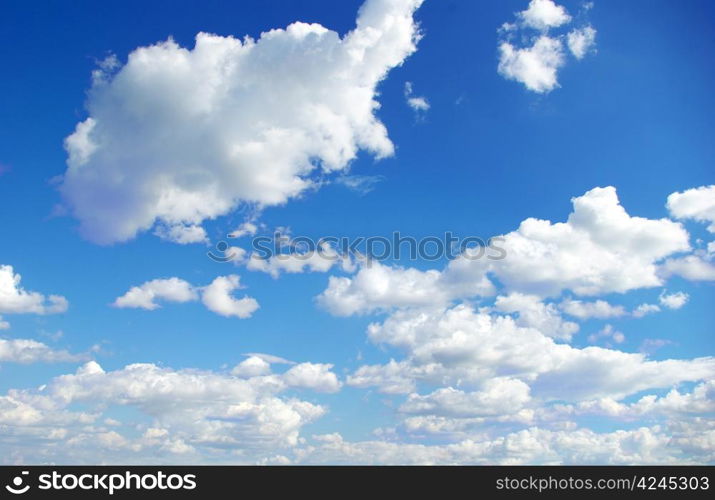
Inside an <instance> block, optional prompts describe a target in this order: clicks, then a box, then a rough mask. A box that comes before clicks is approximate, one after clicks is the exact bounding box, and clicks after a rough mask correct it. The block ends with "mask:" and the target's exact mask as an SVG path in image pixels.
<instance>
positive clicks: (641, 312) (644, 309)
mask: <svg viewBox="0 0 715 500" xmlns="http://www.w3.org/2000/svg"><path fill="white" fill-rule="evenodd" d="M657 312H660V307H658V306H657V305H655V304H641V305H639V306H638V307H636V308H635V309H634V310H633V317H634V318H642V317H644V316H647V315H649V314H654V313H657Z"/></svg>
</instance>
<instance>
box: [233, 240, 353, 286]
mask: <svg viewBox="0 0 715 500" xmlns="http://www.w3.org/2000/svg"><path fill="white" fill-rule="evenodd" d="M335 265H339V266H340V267H341V268H342V269H343V270H346V271H350V270H352V269H353V267H354V264H353V262H352V261H351V260H350V258H349V257H347V256H342V255H340V254H338V252H336V251H335V249H333V248H331V247H330V245H329V244H327V243H324V244H323V245H321V247H320V249H319V250H315V251H306V252H291V253H283V254H279V255H273V256H271V257H269V258H262V257H260V256H258V255H257V254H255V253H254V254H251V256H250V258H249V259H248V260H247V262H246V269H248V270H249V271H261V272H264V273H268V274H270V275H271V276H273V277H274V278H278V277H279V276H280V274H281V273H282V272H284V273H289V274H300V273H304V272H307V271H310V272H319V273H324V272H327V271H329V270H330V269H332V268H333V266H335Z"/></svg>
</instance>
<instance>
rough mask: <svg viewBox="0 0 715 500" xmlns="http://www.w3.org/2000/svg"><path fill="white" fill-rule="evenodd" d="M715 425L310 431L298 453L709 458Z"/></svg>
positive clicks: (523, 459) (381, 458) (522, 459)
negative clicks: (439, 436) (492, 433)
mask: <svg viewBox="0 0 715 500" xmlns="http://www.w3.org/2000/svg"><path fill="white" fill-rule="evenodd" d="M714 431H715V429H713V426H712V425H711V424H708V423H701V422H698V423H695V424H693V423H690V422H687V423H682V424H675V423H673V424H671V425H669V426H668V427H664V426H657V425H656V426H653V427H639V428H635V429H630V430H618V431H614V432H603V433H598V432H594V431H592V430H590V429H584V428H577V429H572V430H550V429H543V428H538V427H530V428H528V429H523V430H521V431H517V432H510V433H507V434H505V435H503V436H498V437H488V436H484V435H479V436H475V437H470V438H468V439H464V440H462V441H458V442H455V443H449V444H443V445H432V446H429V445H423V444H411V443H400V442H387V441H378V440H373V441H360V442H350V441H346V440H344V439H343V437H342V436H340V435H339V434H329V435H319V436H314V440H315V441H316V443H315V444H314V445H311V446H307V447H304V448H302V449H300V450H298V452H297V453H296V455H297V460H298V461H299V462H303V463H314V464H319V463H331V464H405V465H418V464H419V465H430V464H483V465H493V464H500V465H533V464H551V465H553V464H578V465H583V464H597V465H604V464H633V465H635V464H638V465H643V464H663V465H672V464H673V463H684V464H687V463H709V462H710V461H712V459H713V458H714V457H715V454H713V452H712V442H713V435H714V434H713V433H714Z"/></svg>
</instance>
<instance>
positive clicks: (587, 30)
mask: <svg viewBox="0 0 715 500" xmlns="http://www.w3.org/2000/svg"><path fill="white" fill-rule="evenodd" d="M566 40H567V43H568V46H569V50H570V51H571V53H572V54H573V55H574V57H576V59H583V58H584V56H585V55H586V54H587V53H588V51H589V50H591V48H592V47H593V46H594V45H595V44H596V30H595V29H593V27H592V26H585V27H583V28H578V29H575V30H573V31H571V32H569V34H568V35H567V36H566Z"/></svg>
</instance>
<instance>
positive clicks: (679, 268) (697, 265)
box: [660, 253, 715, 281]
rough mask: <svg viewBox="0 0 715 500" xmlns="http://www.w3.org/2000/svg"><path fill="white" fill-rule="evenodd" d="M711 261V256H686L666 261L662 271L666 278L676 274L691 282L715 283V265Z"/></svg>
mask: <svg viewBox="0 0 715 500" xmlns="http://www.w3.org/2000/svg"><path fill="white" fill-rule="evenodd" d="M711 260H712V255H711V254H708V255H702V254H697V253H696V254H693V255H686V256H685V257H678V258H675V259H668V260H666V261H665V262H664V263H663V265H662V266H661V269H660V271H661V274H662V275H663V276H664V277H665V278H667V277H669V276H672V275H674V274H675V275H678V276H681V277H683V278H685V279H687V280H690V281H715V265H713V264H712V262H711Z"/></svg>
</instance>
